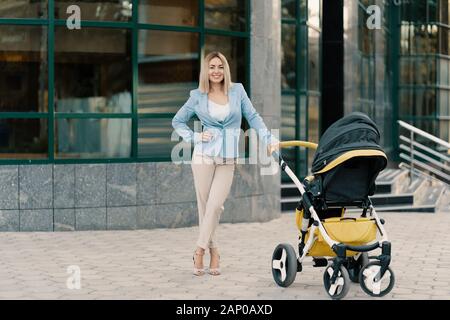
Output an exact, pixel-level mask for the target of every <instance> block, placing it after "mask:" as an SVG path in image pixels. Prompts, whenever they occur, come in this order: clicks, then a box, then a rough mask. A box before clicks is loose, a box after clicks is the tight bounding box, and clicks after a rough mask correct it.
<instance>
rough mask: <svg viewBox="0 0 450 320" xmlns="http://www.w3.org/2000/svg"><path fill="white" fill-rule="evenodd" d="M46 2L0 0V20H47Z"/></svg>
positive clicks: (45, 0)
mask: <svg viewBox="0 0 450 320" xmlns="http://www.w3.org/2000/svg"><path fill="white" fill-rule="evenodd" d="M47 3H48V0H22V1H18V0H0V18H47Z"/></svg>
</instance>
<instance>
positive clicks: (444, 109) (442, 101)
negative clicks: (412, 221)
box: [439, 89, 450, 116]
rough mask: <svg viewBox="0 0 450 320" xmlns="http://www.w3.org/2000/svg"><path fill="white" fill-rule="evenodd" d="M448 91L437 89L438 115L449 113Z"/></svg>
mask: <svg viewBox="0 0 450 320" xmlns="http://www.w3.org/2000/svg"><path fill="white" fill-rule="evenodd" d="M449 103H450V101H449V91H448V90H444V89H441V90H439V115H440V116H448V115H449Z"/></svg>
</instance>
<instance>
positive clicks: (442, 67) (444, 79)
mask: <svg viewBox="0 0 450 320" xmlns="http://www.w3.org/2000/svg"><path fill="white" fill-rule="evenodd" d="M438 61H439V84H440V85H442V86H448V85H449V83H450V80H449V70H448V67H449V61H448V60H447V59H439V60H438Z"/></svg>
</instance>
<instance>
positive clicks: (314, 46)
mask: <svg viewBox="0 0 450 320" xmlns="http://www.w3.org/2000/svg"><path fill="white" fill-rule="evenodd" d="M308 32H309V34H308V48H309V52H308V55H309V69H308V74H309V81H308V82H309V90H314V91H319V79H320V50H319V44H320V33H319V32H318V31H316V30H314V29H312V28H309V30H308Z"/></svg>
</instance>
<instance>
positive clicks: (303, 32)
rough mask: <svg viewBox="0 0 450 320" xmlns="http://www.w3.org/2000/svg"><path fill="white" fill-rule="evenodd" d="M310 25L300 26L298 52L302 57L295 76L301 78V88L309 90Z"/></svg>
mask: <svg viewBox="0 0 450 320" xmlns="http://www.w3.org/2000/svg"><path fill="white" fill-rule="evenodd" d="M308 29H309V28H308V26H307V25H301V26H300V39H299V41H300V44H301V45H300V52H297V55H300V58H297V61H298V63H299V64H300V66H299V73H297V74H296V75H295V76H296V77H298V78H300V79H299V82H300V90H308V63H309V61H308V47H307V46H306V43H308Z"/></svg>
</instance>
